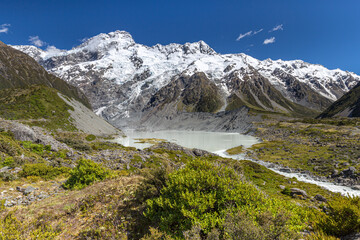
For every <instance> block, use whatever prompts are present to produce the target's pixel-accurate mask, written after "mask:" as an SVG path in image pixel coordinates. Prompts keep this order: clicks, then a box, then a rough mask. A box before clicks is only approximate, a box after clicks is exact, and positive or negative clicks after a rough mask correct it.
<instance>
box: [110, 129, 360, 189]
mask: <svg viewBox="0 0 360 240" xmlns="http://www.w3.org/2000/svg"><path fill="white" fill-rule="evenodd" d="M124 132H125V134H126V137H125V138H123V137H121V138H118V139H115V141H116V142H118V143H120V144H122V145H124V146H127V147H136V148H138V149H144V148H147V147H150V146H151V145H152V144H150V143H139V140H138V139H142V138H156V139H164V140H166V141H169V142H172V143H176V144H178V145H180V146H183V147H187V148H198V149H202V150H205V151H208V152H212V153H215V154H218V155H219V156H221V157H226V158H233V159H236V160H244V159H246V160H250V161H253V162H256V163H258V164H261V165H263V166H265V167H266V168H268V169H270V170H272V171H274V172H276V173H278V174H280V175H283V176H285V177H288V178H293V177H295V178H296V179H297V180H298V181H302V182H306V183H312V184H316V185H318V186H321V187H323V188H325V189H327V190H329V191H332V192H338V193H341V194H343V195H347V194H349V195H352V196H360V191H358V190H354V189H351V188H350V187H346V186H340V185H336V184H333V183H330V182H323V181H319V180H316V179H314V178H312V177H311V176H309V175H307V174H303V173H296V172H293V173H287V172H282V171H280V167H276V166H275V167H274V164H271V163H267V162H263V161H256V160H253V159H249V158H246V157H245V156H244V155H243V154H239V155H231V156H230V155H228V154H227V153H226V149H229V148H233V147H237V146H239V145H243V146H244V147H245V148H248V147H251V146H252V145H253V144H256V143H259V139H257V138H256V137H253V136H249V135H244V134H239V133H225V132H203V131H180V130H166V131H153V132H139V131H135V130H125V131H124Z"/></svg>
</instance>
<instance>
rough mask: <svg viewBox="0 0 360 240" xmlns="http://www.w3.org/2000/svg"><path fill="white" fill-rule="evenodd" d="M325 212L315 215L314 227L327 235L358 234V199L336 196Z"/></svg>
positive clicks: (359, 217) (359, 207)
mask: <svg viewBox="0 0 360 240" xmlns="http://www.w3.org/2000/svg"><path fill="white" fill-rule="evenodd" d="M327 208H328V209H327V212H326V214H325V213H320V214H318V215H317V220H316V222H315V227H316V228H317V229H320V230H322V231H324V232H325V233H327V234H330V235H334V236H338V237H342V236H346V235H349V234H352V233H355V232H360V198H359V197H344V196H340V195H338V196H336V197H335V198H334V199H333V200H332V201H330V202H329V203H328V206H327Z"/></svg>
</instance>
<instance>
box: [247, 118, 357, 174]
mask: <svg viewBox="0 0 360 240" xmlns="http://www.w3.org/2000/svg"><path fill="white" fill-rule="evenodd" d="M314 121H315V122H317V123H316V124H310V123H308V122H311V121H310V120H301V121H289V122H285V121H284V122H276V123H274V122H271V121H269V122H263V123H262V125H261V126H259V127H258V129H257V132H256V135H257V136H258V137H260V138H263V139H264V142H262V143H259V144H255V145H253V146H252V147H251V148H250V149H249V151H247V154H248V156H251V157H253V158H255V159H259V160H263V161H267V162H272V163H276V164H281V165H283V166H287V167H290V168H292V169H300V170H305V171H310V172H311V173H313V174H315V175H319V176H326V177H327V176H329V175H331V174H333V172H334V171H335V170H336V171H338V172H340V171H343V170H344V169H347V168H349V167H350V166H353V167H355V168H356V169H357V168H359V163H360V162H359V160H358V156H359V154H360V148H359V141H358V138H359V135H360V132H359V131H357V128H355V127H354V126H356V124H357V122H356V121H343V120H338V121H336V120H331V121H330V122H329V121H325V120H314Z"/></svg>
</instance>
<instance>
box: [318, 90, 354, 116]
mask: <svg viewBox="0 0 360 240" xmlns="http://www.w3.org/2000/svg"><path fill="white" fill-rule="evenodd" d="M336 115H340V116H342V117H360V84H358V85H356V86H355V87H354V88H353V89H351V90H350V91H349V92H348V93H346V94H345V95H344V96H342V97H341V98H340V99H338V100H337V101H336V102H334V103H333V104H332V105H331V106H330V107H328V108H327V109H326V110H325V111H324V112H323V113H321V114H320V115H319V116H318V118H329V117H334V116H336Z"/></svg>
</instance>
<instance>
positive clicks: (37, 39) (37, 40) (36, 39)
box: [29, 36, 46, 47]
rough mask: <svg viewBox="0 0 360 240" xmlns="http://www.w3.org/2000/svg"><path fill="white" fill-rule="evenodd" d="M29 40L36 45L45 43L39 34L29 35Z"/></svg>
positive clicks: (39, 45)
mask: <svg viewBox="0 0 360 240" xmlns="http://www.w3.org/2000/svg"><path fill="white" fill-rule="evenodd" d="M29 42H30V43H31V44H33V45H35V46H37V47H42V46H44V45H46V42H44V41H42V40H40V38H39V36H30V37H29Z"/></svg>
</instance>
